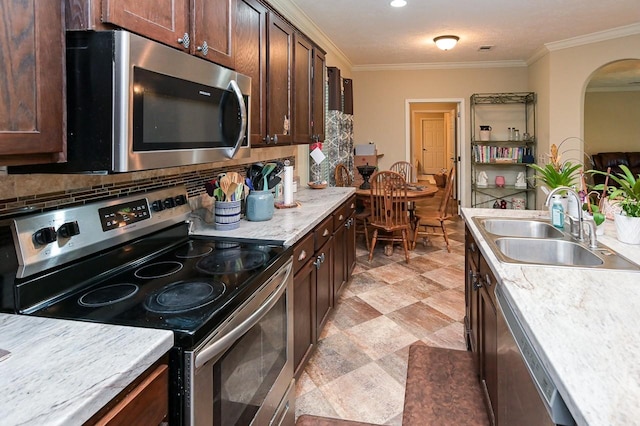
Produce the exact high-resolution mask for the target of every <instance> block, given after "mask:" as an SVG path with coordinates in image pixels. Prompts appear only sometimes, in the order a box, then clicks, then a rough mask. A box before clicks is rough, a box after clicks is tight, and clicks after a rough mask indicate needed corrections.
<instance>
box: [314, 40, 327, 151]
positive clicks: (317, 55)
mask: <svg viewBox="0 0 640 426" xmlns="http://www.w3.org/2000/svg"><path fill="white" fill-rule="evenodd" d="M324 66H325V59H324V52H323V51H322V50H320V48H318V47H315V48H314V49H313V79H312V81H313V83H312V84H313V96H312V108H311V109H312V111H313V118H312V120H311V123H312V125H311V127H312V132H313V134H312V135H311V139H312V140H314V141H323V140H324V109H325V108H324V105H325V96H324V86H325V77H324Z"/></svg>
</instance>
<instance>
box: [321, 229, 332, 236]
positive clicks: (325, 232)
mask: <svg viewBox="0 0 640 426" xmlns="http://www.w3.org/2000/svg"><path fill="white" fill-rule="evenodd" d="M330 233H331V231H329V230H328V229H327V228H325V229H324V232H323V233H322V236H323V237H326V236H327V235H329V234H330Z"/></svg>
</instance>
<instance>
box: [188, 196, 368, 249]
mask: <svg viewBox="0 0 640 426" xmlns="http://www.w3.org/2000/svg"><path fill="white" fill-rule="evenodd" d="M355 191H356V188H355V187H348V188H335V187H328V188H325V189H308V188H300V189H298V192H295V193H294V194H293V198H294V200H295V201H297V202H299V203H300V205H299V206H298V207H295V208H287V209H275V211H274V213H273V218H271V220H268V221H264V222H250V221H248V220H246V219H242V220H241V221H240V227H239V228H237V229H234V230H231V231H218V230H216V228H215V224H214V218H213V213H212V212H211V209H205V208H201V209H198V210H195V211H194V213H193V214H192V215H191V217H190V220H191V223H192V225H191V231H190V232H191V234H192V235H206V236H216V237H229V238H238V239H247V240H267V241H271V242H273V243H276V244H284V245H285V246H291V245H293V244H295V242H296V241H298V240H299V239H300V238H302V237H304V236H305V235H306V234H307V233H308V232H309V231H311V230H312V229H313V228H314V227H315V226H316V225H317V224H319V223H320V222H322V220H323V219H324V218H325V217H327V215H329V214H331V212H332V211H333V210H335V209H336V208H338V207H340V205H341V204H342V203H344V202H345V201H347V200H348V199H349V197H350V196H351V195H353V194H355Z"/></svg>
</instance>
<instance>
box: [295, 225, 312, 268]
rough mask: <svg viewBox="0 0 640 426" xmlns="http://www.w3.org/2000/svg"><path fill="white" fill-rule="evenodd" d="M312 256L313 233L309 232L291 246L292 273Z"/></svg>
mask: <svg viewBox="0 0 640 426" xmlns="http://www.w3.org/2000/svg"><path fill="white" fill-rule="evenodd" d="M312 257H313V234H312V233H309V234H308V235H307V236H306V237H304V238H303V239H302V240H301V241H300V242H299V243H297V244H296V245H295V247H294V248H293V273H294V275H295V274H297V273H298V271H299V270H300V268H302V267H303V266H304V264H305V263H307V261H308V260H309V259H311V258H312Z"/></svg>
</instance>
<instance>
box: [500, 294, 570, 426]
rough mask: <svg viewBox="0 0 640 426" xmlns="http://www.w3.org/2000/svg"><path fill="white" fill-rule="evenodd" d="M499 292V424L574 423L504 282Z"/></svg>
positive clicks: (532, 425)
mask: <svg viewBox="0 0 640 426" xmlns="http://www.w3.org/2000/svg"><path fill="white" fill-rule="evenodd" d="M495 294H496V301H497V302H498V303H497V306H496V309H497V310H498V410H497V413H496V416H497V423H498V425H500V426H503V425H506V426H511V425H519V426H526V425H531V426H541V425H556V424H557V425H574V424H575V421H574V419H573V416H572V415H571V413H570V412H569V409H568V408H567V406H566V404H565V403H564V401H563V399H562V397H561V396H560V393H559V392H558V389H557V388H556V386H555V385H554V383H553V381H552V380H551V377H550V376H549V373H548V372H547V371H546V370H545V368H544V366H543V365H542V362H541V361H540V358H539V357H538V354H536V352H535V349H534V348H533V346H532V345H531V342H530V341H529V339H528V338H527V336H526V334H525V333H524V330H523V329H522V326H521V325H520V323H519V321H518V319H517V318H516V317H515V315H514V313H513V309H512V308H511V306H510V305H509V302H508V301H507V300H506V298H505V296H504V294H503V290H502V286H500V285H497V286H496V289H495Z"/></svg>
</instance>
